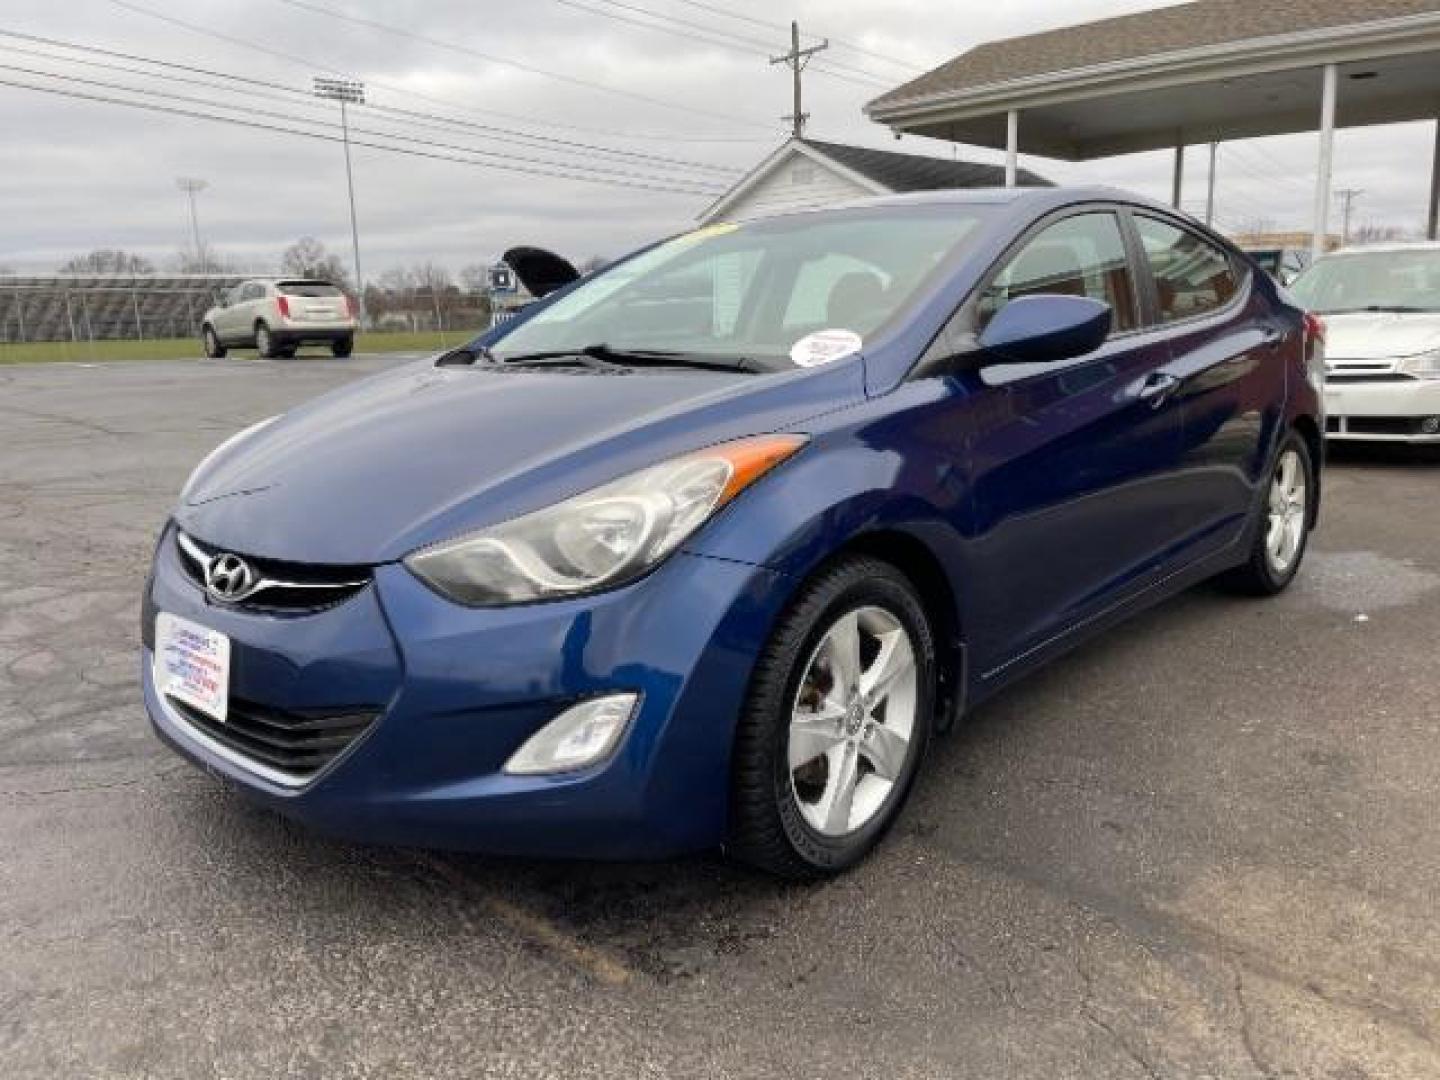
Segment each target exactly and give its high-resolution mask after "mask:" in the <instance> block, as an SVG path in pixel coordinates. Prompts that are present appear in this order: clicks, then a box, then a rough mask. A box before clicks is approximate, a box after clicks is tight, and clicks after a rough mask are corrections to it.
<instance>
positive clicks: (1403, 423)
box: [1326, 416, 1433, 435]
mask: <svg viewBox="0 0 1440 1080" xmlns="http://www.w3.org/2000/svg"><path fill="white" fill-rule="evenodd" d="M1330 419H1331V420H1343V423H1342V424H1341V425H1340V427H1339V428H1338V429H1337V428H1329V422H1328V421H1327V425H1326V426H1327V428H1328V429H1329V430H1331V431H1335V430H1338V431H1341V432H1344V433H1345V434H1347V435H1426V434H1433V433H1432V432H1427V431H1425V429H1424V427H1423V426H1422V425H1424V423H1425V421H1426V420H1428V419H1430V418H1429V417H1425V416H1346V417H1332V418H1330Z"/></svg>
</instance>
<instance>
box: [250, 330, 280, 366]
mask: <svg viewBox="0 0 1440 1080" xmlns="http://www.w3.org/2000/svg"><path fill="white" fill-rule="evenodd" d="M255 351H256V352H258V353H259V354H260V355H261V356H262V357H264V358H265V359H266V360H273V359H275V358H276V357H277V356H279V355H280V352H279V349H278V348H277V346H276V344H275V335H274V334H272V333H270V327H268V326H266V325H265V324H264V323H263V322H262V323H257V324H256V326H255Z"/></svg>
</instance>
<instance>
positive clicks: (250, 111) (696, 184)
mask: <svg viewBox="0 0 1440 1080" xmlns="http://www.w3.org/2000/svg"><path fill="white" fill-rule="evenodd" d="M0 70H7V71H18V72H21V73H22V74H25V75H32V76H39V77H40V78H48V79H56V80H59V81H65V82H73V83H78V84H80V85H82V86H94V87H99V88H101V89H106V90H119V91H121V92H122V93H127V94H137V95H142V96H146V97H157V98H161V99H162V100H169V101H179V102H183V103H184V104H186V105H199V106H203V107H205V108H212V109H226V110H229V111H232V112H240V111H243V112H245V113H246V114H247V115H250V116H263V117H266V118H268V119H272V120H287V121H290V122H291V123H302V124H311V125H314V126H319V127H331V128H333V127H334V122H333V121H329V120H317V119H313V118H311V117H307V116H296V115H294V114H292V113H283V112H277V111H275V110H273V109H255V108H251V107H249V106H248V105H245V104H243V103H241V104H235V105H232V104H230V103H228V102H223V101H211V100H209V99H207V98H196V97H191V96H189V95H186V94H174V93H170V92H167V91H159V90H143V89H137V88H134V87H128V86H122V85H119V84H117V83H109V82H105V81H104V80H100V79H85V78H81V77H79V76H76V75H56V74H53V73H50V72H45V71H36V70H34V69H32V68H25V67H18V66H16V65H13V64H3V63H0ZM352 130H353V131H356V132H359V133H360V134H362V135H371V136H374V137H376V138H382V139H391V140H394V141H397V142H408V143H414V144H416V145H417V146H426V147H433V148H436V149H441V150H456V151H460V152H462V153H470V154H485V155H487V156H489V157H494V158H498V159H501V160H505V161H517V162H523V163H525V164H534V165H548V166H554V167H559V168H562V169H565V168H574V165H573V164H572V163H570V162H563V161H549V160H546V159H544V158H527V157H521V156H519V155H516V154H505V153H501V152H499V151H495V150H490V149H488V148H480V147H474V146H462V145H457V144H455V143H443V142H437V141H435V140H433V139H421V138H417V137H415V136H412V135H405V134H399V133H395V132H390V131H378V130H375V129H373V128H353V129H352ZM356 145H364V144H361V143H356ZM585 169H586V171H587V172H594V173H596V174H598V175H601V176H613V177H620V178H625V179H635V180H643V181H646V182H650V181H659V182H662V183H665V184H669V185H672V186H673V188H674V190H676V191H680V190H691V191H693V193H695V194H704V195H711V194H719V191H718V190H717V189H715V188H710V187H705V186H702V184H703V182H702V181H699V180H691V179H689V178H685V177H680V178H671V177H666V176H658V177H657V176H653V175H650V174H646V173H637V172H630V171H627V170H624V169H612V168H607V167H606V166H603V165H590V164H587V165H586V166H585ZM682 186H683V187H682Z"/></svg>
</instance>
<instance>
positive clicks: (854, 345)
mask: <svg viewBox="0 0 1440 1080" xmlns="http://www.w3.org/2000/svg"><path fill="white" fill-rule="evenodd" d="M859 351H860V335H859V334H857V333H855V331H853V330H818V331H816V332H815V333H813V334H806V335H805V336H804V337H802V338H801V339H800V340H799V341H797V342H795V344H794V345H792V346H790V360H791V362H792V363H794V364H795V366H796V367H819V366H820V365H822V364H828V363H830V362H832V361H834V360H839V359H841V358H842V357H845V356H849V355H850V354H851V353H857V352H859Z"/></svg>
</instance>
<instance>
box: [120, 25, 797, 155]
mask: <svg viewBox="0 0 1440 1080" xmlns="http://www.w3.org/2000/svg"><path fill="white" fill-rule="evenodd" d="M111 2H112V3H117V4H121V5H122V6H124V7H129V6H130V5H129V4H128V3H127V2H126V0H111ZM279 2H280V3H282V4H285V5H287V6H289V7H293V8H297V9H299V10H301V11H308V12H311V13H312V14H316V15H324V16H325V17H326V18H330V19H340V20H342V21H344V22H348V23H353V24H355V25H357V26H366V27H369V28H370V29H372V30H378V31H380V32H381V33H385V34H394V35H395V36H396V37H402V38H406V39H408V40H410V41H419V42H422V43H424V44H426V45H430V46H433V47H435V48H437V49H447V50H449V51H450V52H457V53H460V54H462V55H464V56H473V57H475V58H476V59H479V60H485V61H488V62H490V63H492V64H500V65H502V66H505V67H512V68H515V69H516V70H517V71H524V72H528V73H529V74H532V75H542V76H544V77H546V78H550V79H555V80H558V81H559V82H564V83H569V84H570V85H572V86H579V87H582V88H584V89H586V90H598V91H600V92H601V93H605V94H613V95H614V96H616V97H622V98H627V99H629V100H631V101H642V102H645V103H646V104H648V105H655V106H658V107H660V108H662V109H674V110H678V111H680V112H687V113H693V114H695V115H696V116H706V117H709V118H711V119H716V120H725V121H727V122H729V123H740V124H746V125H749V126H752V127H760V126H762V124H761V122H760V121H758V120H749V119H746V118H744V117H737V116H733V115H730V114H726V113H717V112H712V111H710V110H709V109H698V108H695V107H694V106H692V105H681V104H679V103H678V102H674V101H666V100H664V99H662V98H655V97H650V96H649V95H648V94H640V93H636V92H635V91H633V90H622V89H620V88H619V87H614V86H607V85H605V84H604V83H598V82H592V81H591V80H589V79H582V78H579V77H578V76H575V75H566V74H564V73H562V72H558V71H549V70H547V69H546V68H542V67H537V66H535V65H534V64H527V63H525V62H524V61H521V60H511V59H508V58H506V57H503V56H496V55H494V54H493V53H486V52H481V51H480V50H479V49H472V48H471V47H470V46H468V45H459V44H457V43H455V42H453V41H444V40H442V39H440V38H433V37H429V36H428V35H425V34H420V33H416V32H415V31H413V30H406V29H405V28H404V27H401V26H391V25H390V24H389V23H382V22H380V21H378V20H376V19H367V18H365V17H364V16H363V15H351V14H348V13H346V12H343V11H336V10H335V9H334V8H328V7H324V6H322V5H319V4H311V3H308V2H307V0H279ZM763 126H768V125H763Z"/></svg>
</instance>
